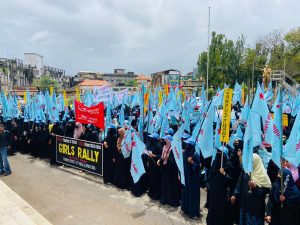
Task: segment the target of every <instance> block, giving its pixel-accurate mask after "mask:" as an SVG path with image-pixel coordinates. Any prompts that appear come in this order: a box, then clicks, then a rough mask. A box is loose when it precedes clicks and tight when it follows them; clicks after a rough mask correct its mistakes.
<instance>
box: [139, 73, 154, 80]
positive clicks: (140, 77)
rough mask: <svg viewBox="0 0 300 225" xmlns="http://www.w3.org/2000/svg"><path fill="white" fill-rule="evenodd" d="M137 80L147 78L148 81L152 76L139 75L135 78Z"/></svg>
mask: <svg viewBox="0 0 300 225" xmlns="http://www.w3.org/2000/svg"><path fill="white" fill-rule="evenodd" d="M135 79H136V80H147V81H151V80H152V79H151V77H149V76H145V75H143V74H141V75H139V76H138V77H137V78H135Z"/></svg>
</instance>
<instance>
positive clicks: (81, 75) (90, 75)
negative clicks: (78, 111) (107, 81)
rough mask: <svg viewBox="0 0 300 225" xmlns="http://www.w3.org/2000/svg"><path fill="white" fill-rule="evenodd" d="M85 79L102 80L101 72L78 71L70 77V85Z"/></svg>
mask: <svg viewBox="0 0 300 225" xmlns="http://www.w3.org/2000/svg"><path fill="white" fill-rule="evenodd" d="M85 80H103V79H102V73H98V72H92V71H79V72H78V73H77V74H76V75H75V76H74V77H73V79H72V81H71V82H70V83H71V86H75V85H77V84H79V83H81V82H83V81H85Z"/></svg>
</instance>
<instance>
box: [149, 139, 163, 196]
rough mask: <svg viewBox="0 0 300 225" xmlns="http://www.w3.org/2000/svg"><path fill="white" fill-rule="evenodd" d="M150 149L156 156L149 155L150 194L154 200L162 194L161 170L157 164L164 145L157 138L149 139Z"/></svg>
mask: <svg viewBox="0 0 300 225" xmlns="http://www.w3.org/2000/svg"><path fill="white" fill-rule="evenodd" d="M148 150H149V151H150V152H152V154H153V155H155V157H153V158H151V157H150V156H149V157H148V177H149V192H148V195H149V197H150V198H151V199H153V200H158V199H159V198H160V194H161V172H160V168H159V167H158V165H157V160H159V159H160V157H161V153H162V146H161V144H160V143H159V141H158V140H156V139H150V140H149V146H148Z"/></svg>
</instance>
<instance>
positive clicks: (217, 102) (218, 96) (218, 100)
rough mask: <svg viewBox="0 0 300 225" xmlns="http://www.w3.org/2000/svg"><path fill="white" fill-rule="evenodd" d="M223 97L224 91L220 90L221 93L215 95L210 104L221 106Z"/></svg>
mask: <svg viewBox="0 0 300 225" xmlns="http://www.w3.org/2000/svg"><path fill="white" fill-rule="evenodd" d="M223 96H224V89H222V90H221V91H219V92H217V93H216V95H215V96H214V97H213V102H212V104H213V105H214V106H216V107H219V106H222V105H223Z"/></svg>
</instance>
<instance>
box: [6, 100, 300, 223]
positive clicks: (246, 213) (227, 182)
mask: <svg viewBox="0 0 300 225" xmlns="http://www.w3.org/2000/svg"><path fill="white" fill-rule="evenodd" d="M194 110H197V108H195V109H194ZM239 110H240V106H239V105H238V104H237V105H236V106H234V107H233V112H234V115H236V117H237V118H236V119H237V121H239V118H238V117H239ZM137 112H138V110H137ZM133 116H134V117H135V118H134V119H132V120H130V122H129V121H127V120H126V121H125V122H124V125H123V126H120V125H119V124H118V120H117V116H114V115H112V117H113V118H114V119H113V120H112V123H111V124H107V125H106V126H107V134H105V131H104V130H100V129H98V128H96V127H95V126H93V125H91V124H81V123H78V122H76V120H75V116H74V112H73V111H72V110H71V108H70V109H69V110H68V116H67V119H66V121H62V120H59V121H56V122H54V123H53V124H49V123H42V122H32V121H24V119H22V118H18V119H8V120H7V121H6V122H3V118H1V117H0V120H1V122H2V123H3V124H4V125H5V130H6V131H5V132H4V126H2V125H1V126H0V152H1V156H2V157H0V171H1V173H6V174H10V173H11V171H10V168H9V164H8V162H6V160H5V156H4V153H3V154H2V152H3V151H2V149H3V146H5V145H9V146H10V147H9V153H10V154H14V153H16V152H20V153H22V154H31V155H32V156H33V157H39V158H50V164H51V165H57V164H58V163H57V162H56V158H55V157H56V144H55V143H56V142H55V138H56V135H60V136H66V137H71V138H76V139H82V140H87V141H92V142H99V143H103V146H104V149H103V181H104V184H112V185H114V186H116V187H117V188H120V189H127V190H128V191H130V192H131V193H132V194H133V195H134V196H136V197H139V196H142V195H143V194H145V193H147V194H148V196H149V197H150V198H151V199H153V200H155V201H158V204H162V205H169V206H171V207H181V211H182V212H183V213H184V214H186V215H187V216H189V217H190V218H198V217H199V216H200V189H201V188H202V189H204V190H205V191H206V192H207V195H206V196H202V198H206V199H205V202H206V203H205V206H204V207H206V208H207V209H208V214H207V218H206V222H207V224H208V225H232V224H240V225H250V224H253V225H256V224H257V225H260V224H261V225H262V224H264V223H265V221H266V222H267V223H270V224H273V225H299V224H300V215H299V212H300V181H299V173H300V167H296V166H294V165H292V164H291V163H289V162H288V161H286V160H284V159H283V160H282V169H281V168H279V167H278V166H277V165H276V164H275V163H274V162H273V161H272V160H270V157H268V156H269V155H270V152H271V151H272V148H271V146H270V145H268V144H264V145H259V146H256V147H255V148H254V149H253V171H252V172H251V173H246V172H244V170H243V167H242V163H243V162H242V154H243V138H241V137H237V138H236V140H235V141H234V143H233V146H230V145H226V146H225V147H224V148H223V147H222V149H216V150H217V153H216V154H215V156H212V157H207V158H204V157H203V155H202V154H201V152H200V154H199V152H198V151H196V148H195V147H196V140H194V139H193V138H192V137H191V132H192V131H193V129H194V127H195V123H191V125H190V131H191V132H188V131H187V130H185V131H184V132H183V134H182V136H181V140H182V149H183V166H184V179H185V185H182V184H181V182H180V180H181V179H182V177H181V175H180V173H179V170H178V167H177V164H176V162H175V157H174V154H173V151H172V150H171V142H172V139H173V135H174V134H175V133H176V131H177V130H178V128H179V121H177V122H178V123H172V124H171V125H170V128H169V129H167V130H165V131H164V135H163V137H161V136H160V135H159V134H158V133H147V130H145V131H144V132H143V137H142V139H143V140H144V143H145V145H146V151H145V154H143V155H142V160H143V164H144V168H145V171H146V173H144V174H143V175H142V177H141V178H140V179H139V181H138V182H137V183H134V182H133V179H132V177H131V174H130V167H131V158H130V157H128V158H125V157H124V155H123V154H122V151H121V147H122V143H123V140H124V138H125V133H126V131H127V130H128V129H132V130H138V117H139V115H138V114H136V115H133ZM62 117H63V113H62V115H60V119H62ZM289 121H290V122H289V126H288V127H286V128H285V130H284V135H285V136H286V138H288V137H289V133H290V130H291V128H292V126H293V121H294V119H293V118H290V120H289ZM215 125H216V124H215ZM239 126H240V127H241V131H242V133H244V132H245V127H244V125H243V124H242V123H240V124H239ZM215 130H216V132H217V129H215ZM231 132H235V128H234V126H232V127H231ZM4 134H5V137H4ZM4 139H5V140H6V142H4ZM2 159H3V160H2ZM4 167H5V168H4ZM267 196H268V197H267Z"/></svg>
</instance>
